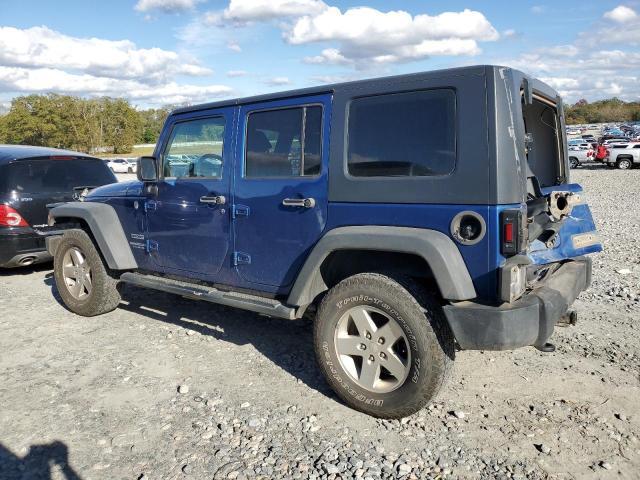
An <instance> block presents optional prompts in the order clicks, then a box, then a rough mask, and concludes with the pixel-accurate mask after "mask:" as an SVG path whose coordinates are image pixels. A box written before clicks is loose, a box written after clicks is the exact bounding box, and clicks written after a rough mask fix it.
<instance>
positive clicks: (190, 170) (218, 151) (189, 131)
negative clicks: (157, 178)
mask: <svg viewBox="0 0 640 480" xmlns="http://www.w3.org/2000/svg"><path fill="white" fill-rule="evenodd" d="M224 129H225V119H224V117H211V118H199V119H196V120H188V121H185V122H180V123H176V125H175V126H174V127H173V130H172V131H171V137H170V138H169V143H168V144H167V147H166V149H165V155H164V159H163V167H162V168H163V173H164V176H165V178H166V177H170V178H221V177H222V162H223V159H222V147H223V143H224Z"/></svg>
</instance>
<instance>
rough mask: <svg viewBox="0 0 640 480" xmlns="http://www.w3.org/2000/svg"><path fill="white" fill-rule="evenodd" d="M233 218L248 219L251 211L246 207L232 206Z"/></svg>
mask: <svg viewBox="0 0 640 480" xmlns="http://www.w3.org/2000/svg"><path fill="white" fill-rule="evenodd" d="M232 212H233V213H232V216H233V218H237V217H248V216H249V213H250V212H251V209H250V208H249V207H247V206H246V205H234V206H233V209H232Z"/></svg>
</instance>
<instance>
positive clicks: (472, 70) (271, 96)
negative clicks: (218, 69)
mask: <svg viewBox="0 0 640 480" xmlns="http://www.w3.org/2000/svg"><path fill="white" fill-rule="evenodd" d="M499 69H508V70H511V71H512V72H514V73H516V74H517V75H515V76H517V77H520V78H529V77H528V75H526V74H525V73H523V72H520V71H518V70H514V69H511V68H509V67H502V66H498V65H474V66H469V67H457V68H447V69H441V70H432V71H428V72H417V73H408V74H403V75H393V76H387V77H378V78H369V79H365V80H355V81H351V82H343V83H335V84H331V85H321V86H317V87H308V88H301V89H297V90H287V91H283V92H274V93H268V94H264V95H255V96H251V97H239V98H232V99H228V100H220V101H217V102H210V103H202V104H198V105H191V106H187V107H181V108H177V109H175V110H173V111H172V112H171V114H172V115H177V114H180V113H188V112H194V111H199V110H208V109H212V108H221V107H231V106H237V105H244V104H248V103H257V102H268V101H270V100H282V99H286V98H296V97H304V96H309V95H319V94H323V93H335V92H339V91H354V90H356V91H357V90H360V89H365V90H369V89H370V88H371V87H372V86H376V85H378V86H381V87H382V86H388V85H390V84H394V85H398V86H399V87H401V86H402V84H403V83H411V84H414V83H415V82H417V81H420V80H422V79H424V80H434V79H436V78H438V77H444V76H447V77H450V76H452V75H467V76H468V75H486V74H487V73H488V71H494V70H499ZM530 80H531V81H532V82H533V86H534V88H536V89H538V90H539V91H541V92H542V93H544V94H545V95H547V96H548V97H550V98H555V97H557V96H558V94H557V92H555V90H553V89H552V88H551V87H550V86H548V85H546V84H544V83H543V82H541V81H539V80H536V79H533V78H531V79H530Z"/></svg>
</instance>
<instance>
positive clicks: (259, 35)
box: [0, 0, 640, 108]
mask: <svg viewBox="0 0 640 480" xmlns="http://www.w3.org/2000/svg"><path fill="white" fill-rule="evenodd" d="M639 45H640V1H638V0H634V1H630V2H626V3H621V2H620V1H612V2H609V1H562V2H557V1H556V2H524V1H510V2H507V1H495V2H473V1H457V0H450V1H446V2H444V1H431V2H426V1H424V0H423V1H418V0H410V1H399V0H390V1H377V0H360V1H351V0H348V1H338V0H226V1H221V0H129V1H125V0H111V1H109V2H87V1H86V0H84V1H76V0H60V1H56V2H53V1H50V0H40V1H35V0H32V1H29V0H20V1H14V0H0V107H1V106H4V108H6V106H7V105H8V103H9V102H10V100H11V98H13V97H15V96H17V95H24V94H28V93H47V92H56V93H64V94H73V95H81V96H86V97H91V96H98V95H109V96H123V97H126V98H128V99H129V100H131V102H132V103H134V104H135V105H138V106H140V107H148V106H159V105H163V104H168V103H171V104H176V103H198V102H203V101H208V100H214V99H217V98H225V97H230V96H245V95H252V94H256V93H264V92H270V91H277V90H286V89H290V88H298V87H304V86H310V85H317V84H321V83H327V82H335V81H343V80H350V79H357V78H367V77H375V76H382V75H391V74H398V73H405V72H415V71H422V70H432V69H438V68H447V67H451V66H459V65H471V64H484V63H498V64H503V65H509V66H513V67H516V68H519V69H522V70H525V71H526V72H528V73H531V74H533V75H535V76H537V77H539V78H542V79H543V80H545V81H547V82H548V83H550V84H551V85H552V86H554V87H555V88H557V89H558V90H559V91H560V92H561V93H562V94H563V96H565V98H566V99H567V100H568V101H575V100H578V99H579V98H587V99H588V100H590V101H593V100H597V99H600V98H609V97H612V96H618V97H621V98H623V99H626V100H640V50H639V48H638V47H639Z"/></svg>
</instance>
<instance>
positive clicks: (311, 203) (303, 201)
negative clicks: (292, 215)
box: [282, 198, 316, 208]
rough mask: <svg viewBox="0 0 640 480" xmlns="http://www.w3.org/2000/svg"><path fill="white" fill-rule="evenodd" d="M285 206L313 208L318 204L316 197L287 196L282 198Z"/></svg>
mask: <svg viewBox="0 0 640 480" xmlns="http://www.w3.org/2000/svg"><path fill="white" fill-rule="evenodd" d="M282 205H284V206H285V207H300V208H313V207H315V206H316V200H315V199H314V198H285V199H284V200H282Z"/></svg>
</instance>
